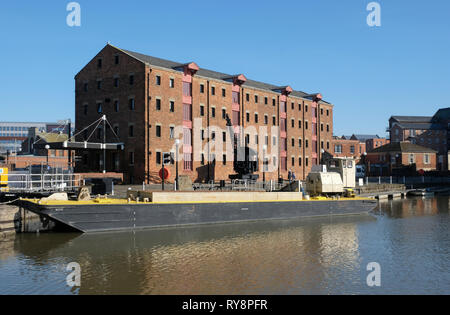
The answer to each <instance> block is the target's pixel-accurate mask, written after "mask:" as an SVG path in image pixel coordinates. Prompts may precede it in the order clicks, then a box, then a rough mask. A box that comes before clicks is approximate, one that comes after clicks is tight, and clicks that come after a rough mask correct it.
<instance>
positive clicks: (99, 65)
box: [97, 58, 103, 69]
mask: <svg viewBox="0 0 450 315" xmlns="http://www.w3.org/2000/svg"><path fill="white" fill-rule="evenodd" d="M102 65H103V60H102V59H101V58H100V59H98V60H97V68H98V69H101V68H102Z"/></svg>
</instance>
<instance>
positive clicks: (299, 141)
mask: <svg viewBox="0 0 450 315" xmlns="http://www.w3.org/2000/svg"><path fill="white" fill-rule="evenodd" d="M298 147H299V148H301V147H302V139H301V138H300V139H298Z"/></svg>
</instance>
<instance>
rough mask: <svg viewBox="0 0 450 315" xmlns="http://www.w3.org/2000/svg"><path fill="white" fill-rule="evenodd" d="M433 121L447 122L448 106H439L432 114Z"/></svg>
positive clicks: (449, 110)
mask: <svg viewBox="0 0 450 315" xmlns="http://www.w3.org/2000/svg"><path fill="white" fill-rule="evenodd" d="M432 120H433V122H443V121H445V122H448V121H450V107H447V108H441V109H440V110H438V111H437V113H436V114H435V115H434V116H433V119H432Z"/></svg>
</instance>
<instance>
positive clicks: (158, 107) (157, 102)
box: [156, 98, 161, 110]
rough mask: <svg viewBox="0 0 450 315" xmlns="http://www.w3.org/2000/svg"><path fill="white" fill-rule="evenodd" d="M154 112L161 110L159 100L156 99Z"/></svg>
mask: <svg viewBox="0 0 450 315" xmlns="http://www.w3.org/2000/svg"><path fill="white" fill-rule="evenodd" d="M156 110H161V100H160V99H159V98H157V99H156Z"/></svg>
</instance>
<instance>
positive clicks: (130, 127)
mask: <svg viewBox="0 0 450 315" xmlns="http://www.w3.org/2000/svg"><path fill="white" fill-rule="evenodd" d="M128 137H130V138H132V137H134V126H133V125H130V126H129V127H128Z"/></svg>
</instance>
